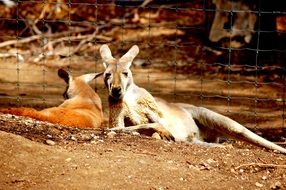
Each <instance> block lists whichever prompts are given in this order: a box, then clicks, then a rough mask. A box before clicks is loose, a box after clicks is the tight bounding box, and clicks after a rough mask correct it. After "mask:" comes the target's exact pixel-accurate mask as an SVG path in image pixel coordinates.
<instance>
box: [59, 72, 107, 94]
mask: <svg viewBox="0 0 286 190" xmlns="http://www.w3.org/2000/svg"><path fill="white" fill-rule="evenodd" d="M102 74H103V73H89V74H84V75H81V76H78V77H73V76H72V75H71V74H70V73H69V72H67V71H65V70H64V69H59V70H58V76H59V77H60V78H62V79H63V80H64V81H65V82H66V83H67V88H66V90H65V92H64V94H63V96H64V98H65V99H70V98H73V97H75V96H77V95H79V94H80V93H88V92H86V89H91V87H90V86H89V85H88V83H89V82H90V81H92V80H93V79H95V78H97V77H98V76H100V75H102Z"/></svg>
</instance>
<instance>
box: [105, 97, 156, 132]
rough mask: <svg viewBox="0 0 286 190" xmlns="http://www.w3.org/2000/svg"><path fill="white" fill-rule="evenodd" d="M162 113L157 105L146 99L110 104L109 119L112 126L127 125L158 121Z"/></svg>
mask: <svg viewBox="0 0 286 190" xmlns="http://www.w3.org/2000/svg"><path fill="white" fill-rule="evenodd" d="M161 117H162V113H161V112H160V111H159V110H158V108H157V105H155V104H152V103H150V102H149V101H146V100H139V101H136V102H130V101H128V102H125V101H123V102H121V103H120V104H113V105H110V117H109V121H110V124H111V126H112V127H119V126H121V127H128V126H134V125H140V124H146V123H154V122H158V120H159V119H160V118H161Z"/></svg>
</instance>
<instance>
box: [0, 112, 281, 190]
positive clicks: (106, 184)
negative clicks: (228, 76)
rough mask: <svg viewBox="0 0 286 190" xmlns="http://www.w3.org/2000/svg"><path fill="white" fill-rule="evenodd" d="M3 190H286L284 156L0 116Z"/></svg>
mask: <svg viewBox="0 0 286 190" xmlns="http://www.w3.org/2000/svg"><path fill="white" fill-rule="evenodd" d="M0 122H1V132H0V136H1V137H0V141H1V142H0V147H1V148H0V151H1V165H0V170H1V172H0V187H1V189H285V188H286V174H285V171H286V165H285V164H286V163H285V158H286V157H285V155H281V154H277V153H274V152H271V151H266V150H264V149H262V148H258V147H254V146H251V145H247V144H245V143H241V142H238V143H234V144H233V145H231V144H225V147H224V148H208V147H202V146H198V145H191V144H186V143H179V142H176V143H174V142H166V141H163V140H155V139H151V138H148V137H142V136H137V135H132V134H115V135H114V134H110V133H108V132H107V131H97V130H77V129H70V128H66V127H63V126H56V125H52V124H47V123H44V122H38V121H37V122H35V121H33V120H31V119H26V118H21V117H15V116H11V115H0Z"/></svg>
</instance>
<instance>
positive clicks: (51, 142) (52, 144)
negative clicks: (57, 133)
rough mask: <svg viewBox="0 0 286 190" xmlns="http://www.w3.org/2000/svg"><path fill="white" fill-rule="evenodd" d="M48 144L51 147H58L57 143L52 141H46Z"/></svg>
mask: <svg viewBox="0 0 286 190" xmlns="http://www.w3.org/2000/svg"><path fill="white" fill-rule="evenodd" d="M46 143H47V144H48V145H51V146H54V145H56V143H55V142H54V141H52V140H50V139H48V140H46Z"/></svg>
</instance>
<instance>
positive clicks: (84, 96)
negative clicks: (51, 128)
mask: <svg viewBox="0 0 286 190" xmlns="http://www.w3.org/2000/svg"><path fill="white" fill-rule="evenodd" d="M70 88H72V89H71V90H70V94H71V95H72V96H73V97H72V98H70V99H67V100H65V101H64V102H63V103H62V104H61V105H59V106H58V107H51V108H47V109H43V110H41V111H38V110H36V109H33V108H26V107H21V108H2V109H0V112H2V113H6V114H13V115H17V116H26V117H30V118H33V119H36V120H40V121H47V122H50V123H54V124H60V125H65V126H70V127H76V128H100V127H101V124H102V122H103V120H104V117H103V112H102V105H101V100H100V97H99V96H98V94H96V93H95V92H94V90H93V89H92V88H91V87H90V86H89V85H88V84H87V83H86V82H85V81H83V80H82V79H81V78H80V77H77V78H75V79H73V80H72V82H71V83H70Z"/></svg>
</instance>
